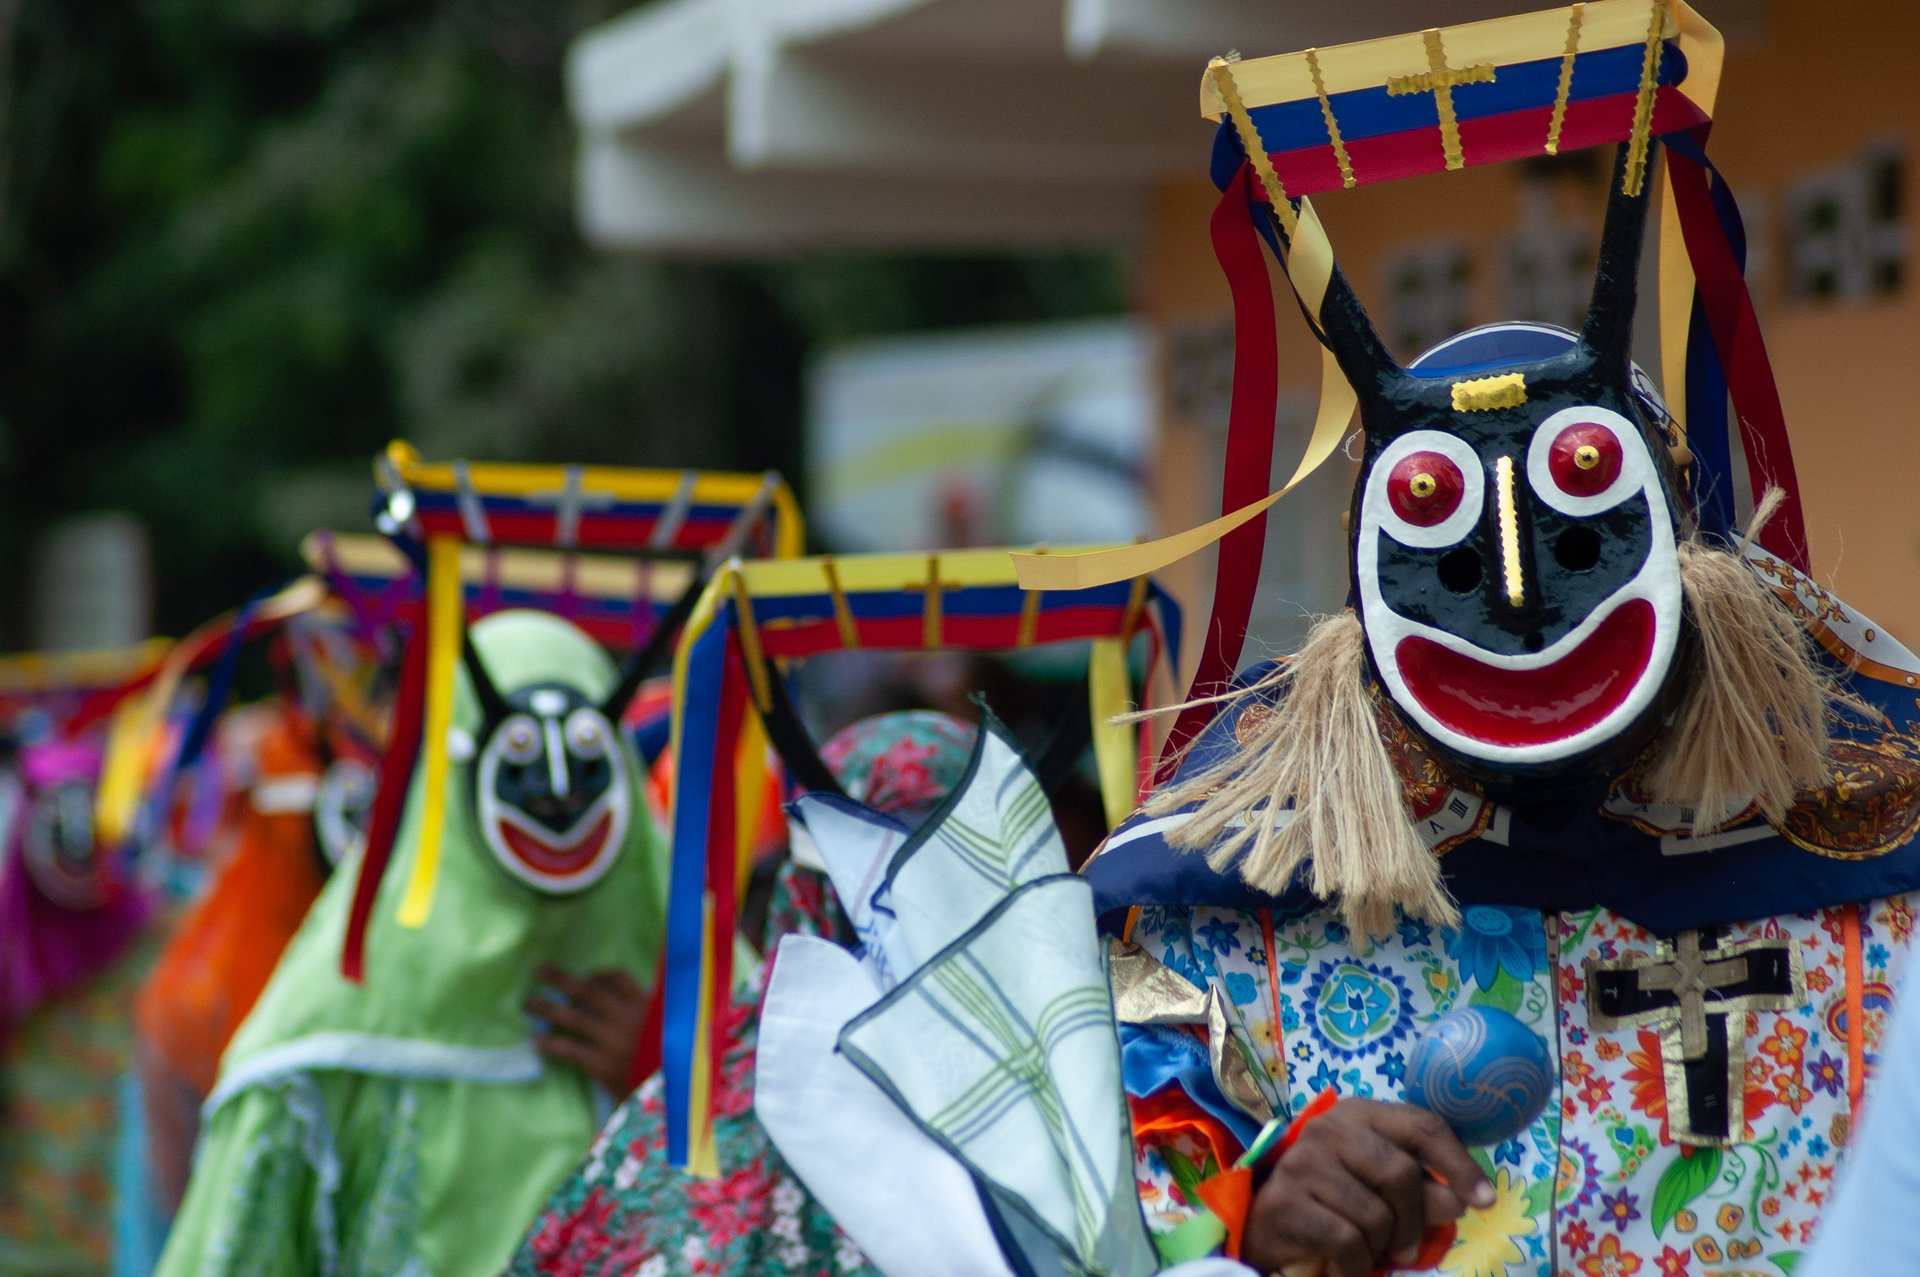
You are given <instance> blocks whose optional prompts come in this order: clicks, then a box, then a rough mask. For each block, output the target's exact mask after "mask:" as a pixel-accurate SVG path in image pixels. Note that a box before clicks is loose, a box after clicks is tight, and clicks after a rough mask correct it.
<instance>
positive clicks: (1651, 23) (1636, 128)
mask: <svg viewBox="0 0 1920 1277" xmlns="http://www.w3.org/2000/svg"><path fill="white" fill-rule="evenodd" d="M1652 10H1653V11H1652V13H1651V14H1650V15H1649V17H1648V19H1647V49H1646V54H1645V56H1644V58H1643V59H1642V60H1641V63H1640V96H1639V97H1638V98H1637V99H1635V101H1634V104H1633V133H1632V136H1631V137H1630V138H1629V140H1628V142H1627V172H1626V176H1625V178H1624V179H1623V180H1622V182H1621V184H1620V193H1621V194H1622V195H1638V194H1640V191H1641V189H1642V188H1643V187H1644V186H1645V185H1646V180H1647V139H1648V135H1649V134H1650V133H1651V132H1652V131H1653V96H1654V91H1655V90H1656V89H1657V88H1658V87H1659V83H1660V48H1661V43H1660V36H1661V33H1662V32H1663V30H1664V29H1665V26H1666V17H1667V0H1653V4H1652Z"/></svg>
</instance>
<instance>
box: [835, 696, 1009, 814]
mask: <svg viewBox="0 0 1920 1277" xmlns="http://www.w3.org/2000/svg"><path fill="white" fill-rule="evenodd" d="M978 734H979V733H978V732H977V731H976V730H975V729H974V727H973V725H972V724H971V723H963V722H961V721H960V720H959V719H957V718H951V717H949V716H948V715H945V714H938V713H935V712H934V711H932V710H920V709H917V710H907V711H905V712H902V713H895V714H876V715H874V716H873V717H872V718H863V719H861V720H860V721H859V722H857V723H855V724H853V725H852V726H851V727H847V728H843V729H842V730H841V731H840V732H839V733H838V734H836V735H835V736H834V738H833V739H832V740H830V741H828V742H827V746H826V748H825V749H823V750H821V751H820V757H821V759H822V761H824V762H825V763H826V765H827V767H828V768H829V769H830V770H831V771H832V772H833V775H834V778H835V779H836V780H838V781H839V782H840V785H841V787H842V788H843V789H845V790H846V792H847V797H849V798H851V799H853V800H854V801H856V802H861V803H865V804H866V805H867V806H869V807H871V808H873V809H874V810H875V811H883V812H886V813H887V814H888V815H890V816H897V817H899V818H900V819H901V820H902V821H903V822H905V823H907V824H913V823H915V822H916V821H918V820H921V819H923V818H924V817H926V816H927V815H928V814H929V813H931V812H932V811H933V809H934V808H935V807H936V806H938V805H939V803H940V800H941V799H943V798H945V797H946V796H947V794H948V793H949V792H950V791H952V790H953V789H954V788H956V787H957V786H958V785H959V784H960V780H961V778H962V777H963V776H965V775H966V771H967V763H968V761H969V760H970V759H971V758H972V757H973V743H974V738H975V737H976V736H977V735H978Z"/></svg>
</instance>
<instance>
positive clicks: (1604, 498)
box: [1527, 405, 1654, 519]
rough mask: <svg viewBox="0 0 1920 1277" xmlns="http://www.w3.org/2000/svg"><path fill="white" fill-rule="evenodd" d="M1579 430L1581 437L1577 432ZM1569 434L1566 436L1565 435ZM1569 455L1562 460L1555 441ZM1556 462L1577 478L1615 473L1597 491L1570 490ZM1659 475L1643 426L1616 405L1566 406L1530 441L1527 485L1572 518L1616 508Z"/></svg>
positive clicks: (1539, 428)
mask: <svg viewBox="0 0 1920 1277" xmlns="http://www.w3.org/2000/svg"><path fill="white" fill-rule="evenodd" d="M1575 431H1578V432H1579V434H1580V437H1579V438H1577V439H1576V438H1574V437H1573V435H1572V433H1571V432H1575ZM1563 435H1565V436H1567V438H1566V439H1564V440H1563V439H1562V436H1563ZM1556 444H1562V445H1563V446H1562V447H1561V448H1560V452H1561V453H1562V454H1563V455H1562V456H1561V457H1559V458H1558V460H1557V461H1556V457H1555V445H1556ZM1556 464H1558V465H1559V466H1560V468H1561V469H1563V470H1564V471H1566V476H1567V477H1568V478H1572V479H1575V480H1576V481H1577V480H1578V479H1580V478H1583V477H1584V476H1585V475H1587V474H1597V475H1605V474H1607V473H1608V472H1609V471H1611V472H1612V477H1611V480H1610V481H1609V482H1607V484H1606V486H1605V487H1603V488H1600V489H1599V490H1598V491H1595V492H1591V493H1581V492H1578V491H1569V490H1568V485H1567V484H1566V483H1564V482H1563V481H1562V479H1561V478H1560V477H1556V475H1555V473H1554V472H1555V467H1556ZM1653 479H1654V469H1653V457H1652V455H1651V454H1650V453H1649V452H1648V451H1647V444H1646V440H1645V438H1644V437H1643V436H1642V435H1641V433H1640V428H1639V427H1638V426H1636V425H1635V424H1634V423H1633V422H1631V421H1629V420H1627V418H1625V417H1623V416H1621V415H1620V414H1619V413H1617V412H1614V411H1613V410H1612V409H1610V408H1601V407H1599V406H1597V405H1580V406H1576V407H1572V408H1562V409H1561V410H1560V411H1559V412H1556V413H1554V414H1553V415H1552V416H1550V417H1548V418H1547V419H1546V420H1545V421H1542V422H1541V423H1540V424H1539V426H1538V427H1536V428H1535V430H1534V432H1533V439H1532V441H1531V442H1530V443H1529V444H1528V445H1527V484H1528V486H1529V488H1530V489H1531V491H1530V492H1529V493H1528V495H1529V496H1530V497H1532V498H1533V499H1535V500H1537V501H1540V502H1542V503H1543V504H1545V505H1547V506H1549V507H1550V508H1552V509H1554V510H1556V511H1558V512H1559V513H1561V514H1564V515H1567V516H1569V517H1571V518H1576V519H1579V518H1589V517H1591V516H1593V515H1596V514H1600V513H1603V512H1604V511H1607V510H1611V509H1612V508H1613V507H1615V506H1617V505H1619V504H1620V503H1621V502H1622V501H1625V500H1626V499H1627V498H1628V497H1629V496H1631V495H1633V494H1634V493H1636V492H1641V491H1644V490H1645V489H1646V488H1647V487H1648V486H1649V485H1650V484H1651V483H1652V482H1653Z"/></svg>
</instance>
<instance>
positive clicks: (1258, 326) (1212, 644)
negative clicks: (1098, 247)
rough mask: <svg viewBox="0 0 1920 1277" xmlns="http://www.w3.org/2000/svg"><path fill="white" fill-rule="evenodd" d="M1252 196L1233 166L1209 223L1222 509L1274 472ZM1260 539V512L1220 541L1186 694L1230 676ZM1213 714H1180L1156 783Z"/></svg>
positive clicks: (1265, 301) (1219, 687) (1220, 685)
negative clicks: (1221, 298) (1220, 332)
mask: <svg viewBox="0 0 1920 1277" xmlns="http://www.w3.org/2000/svg"><path fill="white" fill-rule="evenodd" d="M1259 202H1260V194H1259V186H1258V183H1257V182H1256V181H1255V180H1254V174H1253V168H1252V166H1251V165H1248V164H1242V165H1241V166H1240V171H1239V172H1238V173H1236V174H1235V175H1234V179H1233V181H1231V182H1229V183H1228V184H1227V189H1226V191H1225V192H1224V193H1223V194H1222V195H1221V196H1220V202H1219V203H1218V204H1217V205H1215V206H1214V210H1213V218H1212V223H1211V228H1212V236H1213V255H1214V257H1215V258H1216V259H1217V260H1218V261H1219V263H1220V271H1221V273H1222V274H1224V275H1225V276H1226V277H1227V287H1228V288H1229V289H1230V290H1231V291H1232V293H1233V399H1232V405H1231V407H1230V409H1229V411H1228V414H1227V450H1226V473H1225V475H1224V476H1223V477H1222V479H1221V484H1220V513H1222V514H1230V513H1232V512H1233V511H1235V510H1238V509H1240V508H1241V507H1242V506H1246V505H1250V504H1252V503H1253V502H1255V501H1258V500H1260V498H1262V497H1264V496H1266V495H1267V493H1268V491H1269V490H1270V489H1271V487H1272V479H1273V431H1274V416H1275V414H1276V413H1277V411H1278V409H1279V402H1280V366H1279V330H1278V328H1277V326H1276V323H1275V320H1274V309H1273V287H1272V285H1271V283H1270V282H1269V281H1268V278H1267V262H1266V257H1265V255H1264V254H1263V252H1262V250H1261V247H1260V236H1259V234H1258V232H1257V231H1256V230H1255V229H1254V223H1253V209H1254V207H1255V205H1256V204H1258V203H1259ZM1266 538H1267V516H1266V515H1265V514H1264V513H1263V514H1260V515H1258V516H1256V517H1255V518H1253V519H1250V520H1248V521H1247V522H1246V523H1244V524H1242V525H1241V526H1239V527H1238V528H1235V529H1234V530H1233V531H1231V532H1229V533H1227V535H1226V536H1224V537H1222V538H1221V539H1220V547H1219V559H1218V561H1217V563H1216V565H1215V568H1214V574H1213V613H1212V615H1211V616H1209V617H1208V618H1207V633H1206V638H1205V641H1204V642H1203V643H1202V645H1201V648H1200V663H1199V665H1198V667H1197V668H1196V669H1195V670H1194V674H1193V683H1192V684H1191V685H1190V686H1189V688H1188V689H1187V699H1188V700H1192V699H1194V698H1195V697H1199V696H1214V695H1218V694H1219V693H1220V692H1223V691H1225V690H1226V688H1227V685H1228V683H1229V681H1230V680H1231V679H1232V678H1233V673H1234V668H1235V666H1237V665H1238V664H1239V662H1240V651H1241V648H1242V646H1243V645H1244V644H1245V643H1246V639H1247V623H1248V622H1249V621H1250V620H1251V619H1252V617H1253V596H1254V592H1255V591H1256V590H1257V589H1258V587H1259V584H1260V558H1261V552H1262V550H1263V549H1264V548H1265V546H1266ZM1213 713H1214V707H1213V706H1211V705H1196V706H1192V707H1189V708H1188V709H1185V710H1182V711H1181V712H1180V715H1179V717H1178V718H1176V719H1175V720H1174V724H1173V730H1172V731H1171V732H1169V733H1168V735H1167V743H1166V746H1165V748H1164V749H1163V750H1162V751H1161V754H1160V770H1159V776H1158V779H1159V780H1160V781H1162V782H1164V781H1166V780H1167V779H1168V778H1169V777H1171V776H1172V774H1173V770H1174V765H1175V763H1176V762H1177V761H1178V758H1179V752H1180V749H1181V747H1182V746H1184V745H1185V744H1186V743H1187V742H1188V741H1189V740H1191V739H1192V738H1193V737H1195V736H1197V735H1198V734H1199V733H1200V731H1201V729H1202V728H1204V727H1205V726H1206V725H1207V723H1208V721H1209V720H1210V719H1211V718H1212V717H1213Z"/></svg>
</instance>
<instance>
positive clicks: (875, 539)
mask: <svg viewBox="0 0 1920 1277" xmlns="http://www.w3.org/2000/svg"><path fill="white" fill-rule="evenodd" d="M1150 360H1151V352H1150V347H1149V344H1148V341H1147V338H1146V335H1145V331H1144V329H1143V328H1142V327H1141V326H1140V325H1138V324H1136V323H1133V322H1130V321H1110V322H1100V323H1080V324H1059V325H1049V326H1046V327H1035V328H1000V329H987V330H975V331H971V332H963V333H942V334H938V335H928V336H918V337H903V338H891V339H887V340H883V341H872V342H862V343H858V344H856V345H850V346H846V347H843V348H842V349H840V350H838V351H836V352H835V353H833V354H831V355H828V356H827V357H825V358H824V359H822V360H820V361H819V362H818V363H817V364H816V365H815V366H814V368H813V372H812V376H811V379H810V384H809V396H810V401H811V402H810V407H809V422H808V431H807V473H808V478H807V487H808V498H809V500H808V503H807V514H808V520H809V522H810V524H811V525H812V527H813V529H814V530H815V531H816V532H818V533H819V535H820V537H821V538H822V539H823V540H824V541H825V542H826V544H827V545H829V546H830V547H831V548H833V549H834V550H836V551H843V552H856V551H877V550H921V549H938V548H946V547H958V546H966V545H1013V544H1023V543H1027V542H1040V543H1044V544H1049V545H1085V544H1094V543H1112V542H1125V541H1132V540H1134V539H1135V538H1137V537H1140V536H1144V535H1146V534H1147V533H1148V531H1149V520H1150V515H1149V511H1148V509H1147V504H1146V494H1145V475H1146V469H1147V458H1148V449H1149V447H1150V446H1151V444H1150V439H1151V435H1152V391H1151V383H1150V376H1151V367H1150Z"/></svg>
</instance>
